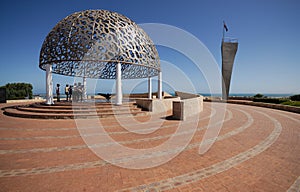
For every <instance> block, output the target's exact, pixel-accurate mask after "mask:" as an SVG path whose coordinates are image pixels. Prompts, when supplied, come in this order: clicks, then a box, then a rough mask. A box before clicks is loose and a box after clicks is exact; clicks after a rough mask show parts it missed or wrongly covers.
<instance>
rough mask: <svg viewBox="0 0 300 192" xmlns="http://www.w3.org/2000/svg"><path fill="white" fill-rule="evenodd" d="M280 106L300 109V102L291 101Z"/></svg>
mask: <svg viewBox="0 0 300 192" xmlns="http://www.w3.org/2000/svg"><path fill="white" fill-rule="evenodd" d="M280 104H282V105H290V106H296V107H300V101H291V100H289V101H285V102H282V103H280Z"/></svg>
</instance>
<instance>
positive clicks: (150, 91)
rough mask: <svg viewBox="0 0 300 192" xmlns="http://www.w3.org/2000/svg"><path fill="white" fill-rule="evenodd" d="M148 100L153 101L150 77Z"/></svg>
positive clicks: (149, 79)
mask: <svg viewBox="0 0 300 192" xmlns="http://www.w3.org/2000/svg"><path fill="white" fill-rule="evenodd" d="M148 99H152V79H151V77H148Z"/></svg>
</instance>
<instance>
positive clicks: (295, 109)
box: [227, 100, 300, 113]
mask: <svg viewBox="0 0 300 192" xmlns="http://www.w3.org/2000/svg"><path fill="white" fill-rule="evenodd" d="M227 103H233V104H243V105H252V106H258V107H267V108H272V109H278V110H283V111H289V112H293V113H300V107H294V106H289V105H281V104H271V103H261V102H252V101H240V100H227Z"/></svg>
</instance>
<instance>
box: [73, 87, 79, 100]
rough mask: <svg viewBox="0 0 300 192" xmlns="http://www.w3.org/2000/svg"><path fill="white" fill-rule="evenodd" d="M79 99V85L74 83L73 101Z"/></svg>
mask: <svg viewBox="0 0 300 192" xmlns="http://www.w3.org/2000/svg"><path fill="white" fill-rule="evenodd" d="M77 100H78V87H77V83H74V86H73V101H74V102H77Z"/></svg>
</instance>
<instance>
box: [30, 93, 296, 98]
mask: <svg viewBox="0 0 300 192" xmlns="http://www.w3.org/2000/svg"><path fill="white" fill-rule="evenodd" d="M96 94H97V93H88V95H96ZM124 94H126V93H124ZM170 94H171V95H173V96H174V95H175V93H170ZM198 94H200V95H203V96H205V97H221V96H222V95H221V94H210V93H198ZM256 94H257V93H231V94H229V96H230V97H253V96H254V95H256ZM261 94H263V95H264V96H267V97H272V98H288V97H290V96H292V95H295V94H292V93H261ZM34 95H38V96H40V97H42V98H45V96H46V93H35V94H34ZM61 97H65V95H64V94H62V95H61Z"/></svg>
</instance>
